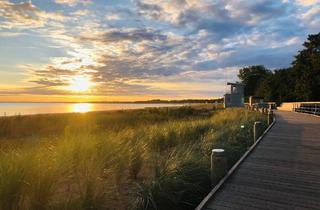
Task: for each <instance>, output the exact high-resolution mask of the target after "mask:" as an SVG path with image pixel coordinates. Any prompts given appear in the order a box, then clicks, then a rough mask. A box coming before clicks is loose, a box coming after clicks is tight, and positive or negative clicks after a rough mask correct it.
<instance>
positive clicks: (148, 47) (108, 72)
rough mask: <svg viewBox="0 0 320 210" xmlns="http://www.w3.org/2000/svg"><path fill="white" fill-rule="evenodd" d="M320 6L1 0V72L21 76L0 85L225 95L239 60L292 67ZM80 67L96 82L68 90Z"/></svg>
mask: <svg viewBox="0 0 320 210" xmlns="http://www.w3.org/2000/svg"><path fill="white" fill-rule="evenodd" d="M319 14H320V2H319V1H318V0H295V1H287V0H283V1H278V0H257V1H247V0H228V1H213V0H212V1H211V0H209V1H208V0H172V1H166V0H132V1H130V0H121V1H120V0H119V1H108V2H105V1H94V0H91V1H79V0H51V1H50V0H46V1H40V0H34V1H32V2H31V1H21V2H18V3H17V1H15V2H13V1H9V0H2V1H1V2H0V15H1V17H0V23H1V24H0V37H2V38H1V39H3V40H5V41H3V43H5V44H4V49H5V48H6V47H7V49H10V51H11V52H12V53H11V56H12V58H11V57H10V59H7V60H4V63H2V64H1V66H0V75H1V74H3V75H6V77H9V76H10V77H14V76H12V75H11V73H10V75H9V73H8V71H11V72H12V71H13V72H16V73H15V74H16V75H19V78H20V77H23V78H24V79H22V81H20V83H21V89H19V90H16V91H12V90H8V89H5V88H2V90H0V94H2V95H5V94H13V93H14V92H15V93H17V94H40V95H41V94H43V95H46V94H55V95H59V94H60V95H68V94H72V95H75V94H76V95H77V94H78V95H85V94H90V95H95V96H106V97H107V98H106V100H107V99H108V97H117V96H128V98H130V97H131V96H141V97H143V96H149V97H159V98H161V97H162V98H175V97H178V98H184V97H185V98H190V97H215V96H221V95H222V94H223V92H224V90H225V84H226V82H227V81H234V80H236V79H237V70H238V68H241V67H243V66H247V65H255V64H262V65H266V66H267V67H268V68H281V67H287V66H289V65H290V62H291V61H292V59H293V56H294V54H295V53H296V52H297V50H299V49H301V44H302V42H303V40H305V39H306V36H307V35H308V34H309V33H316V32H319V31H317V30H319V28H320V15H319ZM16 42H19V43H21V45H22V46H17V45H16V44H15V43H16ZM31 49H32V50H31ZM14 50H15V51H14ZM21 50H24V52H26V53H23V54H21V53H20V54H19V53H16V52H18V51H19V52H21ZM28 52H29V53H28ZM0 53H1V55H4V54H5V52H4V51H3V52H0ZM13 59H15V62H13V61H12V60H13ZM12 64H15V67H12V66H10V67H9V68H8V66H9V65H12ZM79 75H80V76H81V75H82V76H85V78H87V79H88V82H91V83H92V84H94V85H93V86H92V88H90V90H88V91H83V92H72V91H70V88H68V85H70V81H72V78H75V77H77V76H79ZM17 77H18V76H17ZM3 78H4V77H3ZM17 83H19V82H17ZM8 85H9V84H8ZM11 85H12V84H11ZM15 85H19V84H15ZM26 87H27V88H26ZM0 89H1V87H0Z"/></svg>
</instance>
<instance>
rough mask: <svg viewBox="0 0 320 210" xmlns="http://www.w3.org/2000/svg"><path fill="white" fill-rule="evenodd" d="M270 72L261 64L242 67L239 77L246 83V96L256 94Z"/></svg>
mask: <svg viewBox="0 0 320 210" xmlns="http://www.w3.org/2000/svg"><path fill="white" fill-rule="evenodd" d="M270 74H272V73H271V71H270V70H268V69H266V68H265V67H264V66H261V65H259V66H249V67H245V68H242V69H240V70H239V74H238V77H239V79H240V80H241V82H242V83H243V84H244V95H245V97H248V96H252V95H254V94H255V92H256V90H257V89H258V87H259V86H260V84H261V82H262V81H263V79H265V78H266V77H267V76H268V75H270Z"/></svg>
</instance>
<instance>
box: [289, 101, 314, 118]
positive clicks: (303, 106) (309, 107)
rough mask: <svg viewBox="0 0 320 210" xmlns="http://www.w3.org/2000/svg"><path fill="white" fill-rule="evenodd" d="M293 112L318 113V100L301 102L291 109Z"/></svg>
mask: <svg viewBox="0 0 320 210" xmlns="http://www.w3.org/2000/svg"><path fill="white" fill-rule="evenodd" d="M293 111H294V112H302V113H307V114H314V115H320V102H313V103H312V102H301V103H300V106H299V107H295V108H294V109H293Z"/></svg>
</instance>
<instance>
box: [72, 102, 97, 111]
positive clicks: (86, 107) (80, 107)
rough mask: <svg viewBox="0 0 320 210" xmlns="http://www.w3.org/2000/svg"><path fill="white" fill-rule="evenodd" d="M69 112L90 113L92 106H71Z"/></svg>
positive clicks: (82, 104) (85, 104) (84, 104)
mask: <svg viewBox="0 0 320 210" xmlns="http://www.w3.org/2000/svg"><path fill="white" fill-rule="evenodd" d="M71 111H72V112H78V113H86V112H90V111H93V105H92V104H89V103H79V104H72V105H71Z"/></svg>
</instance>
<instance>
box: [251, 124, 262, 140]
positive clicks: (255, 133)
mask: <svg viewBox="0 0 320 210" xmlns="http://www.w3.org/2000/svg"><path fill="white" fill-rule="evenodd" d="M260 127H261V122H260V121H256V122H254V125H253V143H256V141H257V140H258V137H259V135H260Z"/></svg>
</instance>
